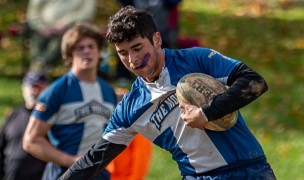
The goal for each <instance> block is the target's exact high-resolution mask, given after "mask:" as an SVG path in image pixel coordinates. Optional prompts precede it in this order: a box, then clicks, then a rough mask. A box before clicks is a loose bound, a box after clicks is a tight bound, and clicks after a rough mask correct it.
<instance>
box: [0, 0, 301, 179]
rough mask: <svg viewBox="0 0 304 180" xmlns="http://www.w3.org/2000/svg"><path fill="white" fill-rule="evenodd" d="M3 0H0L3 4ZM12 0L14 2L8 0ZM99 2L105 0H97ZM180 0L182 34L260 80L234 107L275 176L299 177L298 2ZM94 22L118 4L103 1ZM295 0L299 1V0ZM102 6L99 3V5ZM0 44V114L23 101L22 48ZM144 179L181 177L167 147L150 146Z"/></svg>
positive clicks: (15, 17)
mask: <svg viewBox="0 0 304 180" xmlns="http://www.w3.org/2000/svg"><path fill="white" fill-rule="evenodd" d="M3 2H6V1H4V0H0V5H3ZM14 2H19V3H18V4H16V3H15V4H14ZM21 2H25V1H21V0H19V1H17V0H15V1H12V2H11V3H9V5H7V2H6V5H5V7H6V8H4V9H3V11H1V12H0V15H1V17H3V18H1V21H0V28H6V27H7V26H8V24H9V23H11V22H15V21H20V17H22V12H23V9H24V7H25V6H22V3H21ZM100 2H102V3H103V2H104V1H102V0H100ZM220 2H225V0H221V1H202V0H184V1H183V3H182V5H181V7H180V9H181V14H180V17H181V19H180V22H181V23H180V34H181V36H187V37H196V38H199V40H200V42H201V44H202V45H203V46H206V47H210V48H213V49H216V50H218V51H219V52H221V53H223V54H225V55H227V56H230V57H233V58H237V59H240V60H242V61H243V62H245V63H246V64H248V65H249V66H251V67H252V68H253V69H255V70H257V71H258V72H260V73H261V74H262V75H263V76H264V77H265V78H266V80H267V82H268V85H269V91H268V92H267V93H266V94H264V95H263V96H262V97H260V98H259V99H258V100H257V101H255V102H253V103H252V104H250V105H248V106H247V107H245V108H243V109H242V110H241V112H242V114H243V116H244V118H245V119H246V122H247V123H248V126H249V127H250V129H251V130H252V132H253V133H254V134H255V135H256V137H257V139H258V140H259V141H260V142H261V144H262V146H263V148H264V151H265V154H266V155H267V157H268V160H269V162H270V164H271V165H272V167H273V169H274V171H275V174H276V176H277V178H278V179H279V180H285V179H292V180H300V179H303V176H302V173H301V170H302V168H303V167H304V153H303V149H304V139H303V137H304V131H303V129H304V121H303V117H304V113H303V107H304V101H303V99H304V93H303V92H304V83H303V82H304V73H303V72H304V36H303V32H304V11H303V6H291V8H290V9H282V8H281V7H282V5H281V4H280V2H281V1H279V0H269V1H264V2H267V8H266V9H265V10H264V11H261V12H260V13H259V12H257V11H255V10H256V8H255V6H254V5H252V4H250V3H251V2H254V1H241V0H226V2H227V4H226V5H225V4H223V3H222V4H221V3H220ZM102 3H100V4H99V7H101V8H103V9H105V10H104V11H99V16H101V18H98V20H97V21H96V23H98V24H99V25H102V24H104V22H105V19H106V18H105V16H108V15H109V14H111V13H112V12H113V11H114V10H115V9H117V6H115V5H113V4H111V2H108V1H106V2H105V4H102ZM300 5H301V4H300ZM104 7H106V8H104ZM4 42H5V43H2V46H1V47H0V58H1V61H0V118H1V119H3V118H4V115H5V114H6V113H8V112H9V110H10V109H11V108H12V107H15V106H17V105H18V103H20V102H21V101H22V99H21V94H20V93H21V90H20V83H21V80H20V79H21V75H22V66H21V64H20V62H21V60H20V58H21V52H20V42H19V41H18V38H6V39H5V41H4ZM148 179H149V180H158V179H162V180H163V179H165V180H166V179H168V180H171V179H172V180H175V179H180V173H179V171H178V168H177V165H176V164H175V163H174V162H173V160H172V159H171V157H170V155H169V153H167V152H165V151H164V150H161V149H159V148H157V147H155V148H154V154H153V159H152V162H151V168H150V171H149V175H148Z"/></svg>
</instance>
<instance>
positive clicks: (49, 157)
mask: <svg viewBox="0 0 304 180" xmlns="http://www.w3.org/2000/svg"><path fill="white" fill-rule="evenodd" d="M24 150H25V151H27V152H29V153H30V154H32V155H33V156H35V157H36V158H38V159H40V160H42V161H45V162H53V163H55V164H57V165H59V166H62V167H70V166H71V165H72V164H73V163H74V162H75V161H76V159H78V158H76V157H74V156H71V155H69V154H66V153H64V152H62V151H60V150H58V149H56V148H54V147H53V146H52V145H51V144H50V143H49V142H48V140H47V139H46V138H44V137H37V138H35V139H32V140H29V141H25V142H24Z"/></svg>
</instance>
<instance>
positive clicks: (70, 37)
mask: <svg viewBox="0 0 304 180" xmlns="http://www.w3.org/2000/svg"><path fill="white" fill-rule="evenodd" d="M86 37H88V38H92V39H94V40H95V41H96V43H97V46H98V49H99V50H101V49H102V47H103V46H105V39H104V37H103V36H102V35H101V32H100V31H99V29H98V28H97V27H95V26H93V25H91V24H87V23H79V24H76V25H74V26H72V27H71V28H70V29H69V30H67V31H66V32H65V34H64V35H63V38H62V41H61V54H62V57H63V59H64V64H65V66H66V67H67V68H70V67H71V66H72V62H73V57H72V52H73V51H74V49H75V47H76V45H77V43H78V42H79V41H81V40H82V39H83V38H86ZM101 60H102V59H100V61H101Z"/></svg>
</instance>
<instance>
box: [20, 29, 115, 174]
mask: <svg viewBox="0 0 304 180" xmlns="http://www.w3.org/2000/svg"><path fill="white" fill-rule="evenodd" d="M103 43H104V38H103V37H102V36H101V34H100V33H99V30H98V29H97V28H94V27H93V26H91V25H88V24H77V25H75V26H73V27H72V28H71V29H69V30H68V31H67V32H66V33H65V34H64V36H63V39H62V44H61V51H62V55H63V59H64V60H65V65H66V66H67V67H68V68H69V71H68V72H67V73H66V74H65V75H63V76H62V77H60V78H59V79H57V80H55V81H54V82H53V83H52V84H51V85H50V86H49V87H48V88H47V89H46V90H45V91H43V92H42V93H41V95H40V96H39V98H38V102H37V105H36V107H35V109H34V111H33V112H32V115H31V117H30V120H29V124H28V126H27V128H26V130H25V134H24V139H23V148H24V149H25V150H26V151H28V152H29V153H31V154H32V155H34V156H36V157H37V158H39V159H41V160H43V161H46V162H48V164H47V166H46V169H45V172H44V175H43V179H45V180H55V179H56V180H57V179H58V178H59V177H60V175H61V174H62V173H64V171H65V170H66V169H67V168H68V167H70V166H71V165H72V164H73V163H74V162H75V161H76V160H78V159H79V158H80V157H81V156H82V155H83V154H84V153H85V152H87V151H88V150H89V149H90V147H91V146H92V145H93V144H94V143H95V142H96V141H97V140H98V139H99V138H100V134H101V133H102V132H103V130H104V128H105V125H106V124H107V123H108V120H109V117H110V115H111V113H112V111H113V109H114V107H115V105H116V102H117V98H116V94H115V92H114V89H113V88H112V87H111V86H110V85H108V84H107V83H106V82H105V81H104V80H102V79H101V78H99V77H97V69H98V67H99V63H100V61H101V58H100V52H101V48H102V46H103ZM47 134H48V137H49V140H50V143H49V141H47V139H46V138H45V135H47ZM96 178H97V179H102V180H106V179H109V178H110V174H109V172H108V171H106V170H104V171H102V172H99V173H98V177H96Z"/></svg>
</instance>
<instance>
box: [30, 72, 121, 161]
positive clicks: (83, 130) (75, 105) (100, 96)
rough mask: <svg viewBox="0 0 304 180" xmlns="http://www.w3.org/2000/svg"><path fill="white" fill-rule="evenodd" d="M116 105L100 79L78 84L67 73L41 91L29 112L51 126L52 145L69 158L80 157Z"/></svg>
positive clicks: (101, 128)
mask: <svg viewBox="0 0 304 180" xmlns="http://www.w3.org/2000/svg"><path fill="white" fill-rule="evenodd" d="M115 105H116V95H115V92H114V89H113V88H112V87H111V86H109V85H108V84H107V83H105V81H103V80H101V79H100V78H98V79H97V81H96V82H95V83H86V82H83V81H79V80H78V79H77V78H76V76H74V75H73V74H72V73H71V72H68V73H67V74H66V75H64V76H62V77H60V78H59V79H57V80H56V81H55V82H54V83H52V84H51V85H50V86H49V87H48V88H47V89H46V90H45V91H43V92H42V93H41V94H40V96H39V98H38V103H37V106H36V108H35V110H34V111H33V113H32V114H33V115H34V116H35V117H37V118H38V119H40V120H42V121H45V122H46V123H49V124H52V125H53V126H52V128H51V129H50V130H49V133H48V136H49V139H50V142H51V144H52V145H54V146H55V147H56V148H58V149H60V150H62V151H64V152H66V153H69V154H71V155H76V154H83V153H85V152H86V151H87V150H89V149H90V147H91V146H92V145H93V144H94V143H95V142H96V141H97V140H98V139H99V137H100V135H101V133H102V132H103V130H104V128H105V125H106V124H107V123H108V120H109V117H110V115H111V113H112V111H113V109H114V107H115Z"/></svg>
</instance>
